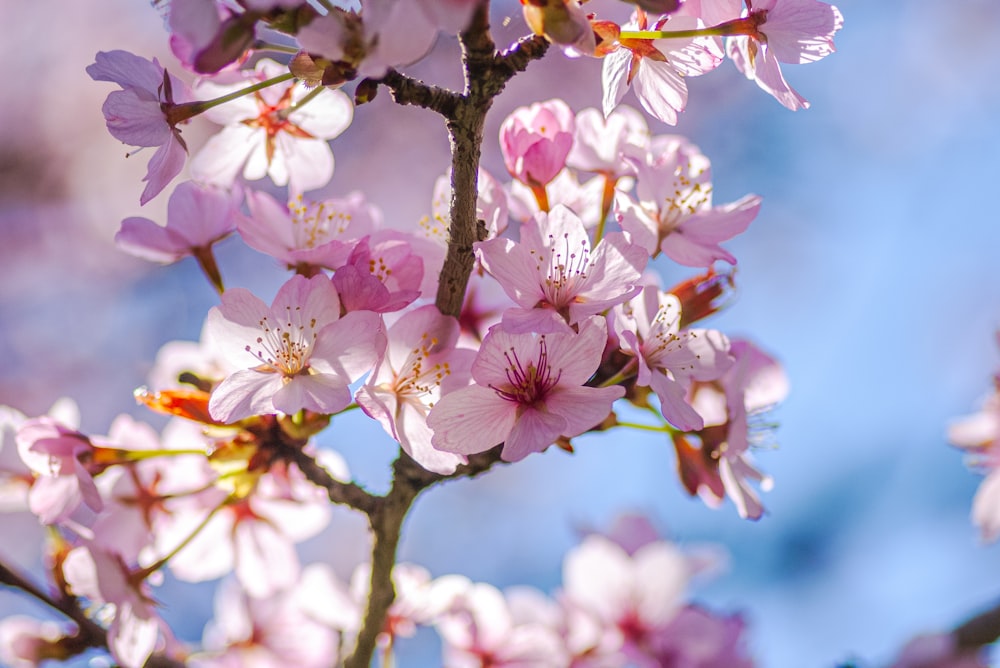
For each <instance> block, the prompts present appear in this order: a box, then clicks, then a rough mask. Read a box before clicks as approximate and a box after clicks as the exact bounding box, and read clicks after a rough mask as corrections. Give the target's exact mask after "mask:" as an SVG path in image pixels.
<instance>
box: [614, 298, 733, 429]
mask: <svg viewBox="0 0 1000 668" xmlns="http://www.w3.org/2000/svg"><path fill="white" fill-rule="evenodd" d="M614 313H615V319H614V322H615V333H616V334H617V335H618V336H619V337H620V338H621V339H622V341H623V343H624V344H625V345H624V346H623V349H624V350H625V351H626V352H627V353H629V354H631V355H634V356H635V357H636V359H637V360H638V364H639V375H638V378H637V379H636V383H637V384H638V385H641V386H644V387H652V388H653V391H654V392H656V396H657V397H658V398H659V400H660V410H661V411H662V413H663V417H664V418H666V419H667V421H668V422H670V423H671V424H672V425H674V426H675V427H677V428H678V429H680V430H682V431H692V430H697V429H701V428H702V427H703V426H704V420H702V417H701V416H700V415H699V414H698V412H697V411H695V410H694V408H692V407H691V405H690V404H689V403H688V402H687V396H686V394H687V387H688V384H689V382H690V380H691V379H692V378H693V379H697V380H701V381H708V380H714V379H716V378H719V377H720V376H721V375H722V374H723V372H725V371H726V369H728V368H729V367H730V366H731V365H732V359H731V358H730V357H729V354H728V351H729V339H727V338H726V336H725V335H724V334H722V333H721V332H719V331H716V330H714V329H693V330H692V329H685V330H684V331H681V329H680V320H681V304H680V300H678V299H677V297H676V296H674V295H672V294H670V293H667V292H660V291H659V290H657V289H656V288H655V287H652V286H647V287H646V288H644V289H643V292H642V293H641V294H640V295H638V296H636V297H635V298H634V299H632V300H630V301H629V302H627V303H625V304H623V305H622V306H620V307H617V308H616V309H615V312H614Z"/></svg>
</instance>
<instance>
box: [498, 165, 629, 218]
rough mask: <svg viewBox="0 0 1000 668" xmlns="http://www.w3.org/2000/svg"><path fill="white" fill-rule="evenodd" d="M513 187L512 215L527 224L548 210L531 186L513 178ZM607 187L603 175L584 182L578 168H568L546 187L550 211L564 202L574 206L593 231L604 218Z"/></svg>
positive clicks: (577, 213) (511, 194) (566, 205)
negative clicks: (603, 210)
mask: <svg viewBox="0 0 1000 668" xmlns="http://www.w3.org/2000/svg"><path fill="white" fill-rule="evenodd" d="M509 187H510V197H509V201H510V215H511V218H513V219H514V220H518V221H520V222H522V223H526V222H530V221H531V220H532V219H533V218H534V217H535V216H536V215H538V214H539V213H545V211H544V210H543V209H542V208H541V207H539V205H538V198H537V197H536V196H535V192H533V191H532V190H531V189H530V188H529V187H528V186H526V185H524V184H522V183H521V182H520V181H511V182H510V186H509ZM606 187H607V185H606V180H605V178H604V177H603V176H595V177H593V178H591V179H588V180H587V181H584V182H583V183H580V181H579V179H578V178H577V175H576V172H575V170H572V169H564V170H562V171H561V172H559V174H558V175H556V178H554V179H552V181H550V182H549V184H548V185H547V186H546V187H545V194H546V201H547V203H548V204H549V208H550V210H554V209H556V208H557V207H558V206H560V205H561V206H564V207H566V208H567V209H570V210H571V211H572V212H573V213H574V214H576V215H577V216H578V217H579V218H580V220H581V221H582V222H583V226H584V227H585V228H587V229H588V230H591V229H593V228H595V227H597V225H598V223H600V221H601V207H602V204H603V199H604V196H605V188H606ZM613 192H617V190H614V191H613ZM532 224H534V223H532Z"/></svg>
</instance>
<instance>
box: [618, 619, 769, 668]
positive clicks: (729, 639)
mask: <svg viewBox="0 0 1000 668" xmlns="http://www.w3.org/2000/svg"><path fill="white" fill-rule="evenodd" d="M745 630H746V622H744V620H743V618H742V617H741V616H740V615H738V614H736V615H726V616H719V615H716V614H713V613H711V612H709V611H708V610H705V609H704V608H701V607H699V606H697V605H686V606H684V607H683V608H682V609H681V610H680V612H678V613H677V615H676V616H675V617H674V619H673V621H671V622H670V623H669V624H668V625H667V626H666V627H664V628H663V629H660V630H659V632H658V633H655V634H652V635H651V637H649V638H648V639H647V647H646V650H645V653H646V654H647V655H648V656H649V660H647V661H646V662H645V663H642V662H637V665H638V666H645V667H647V668H661V666H692V667H693V668H752V667H753V665H754V662H753V660H752V659H751V658H750V656H749V655H748V653H747V647H746V634H745V633H744V631H745Z"/></svg>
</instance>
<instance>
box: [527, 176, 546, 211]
mask: <svg viewBox="0 0 1000 668" xmlns="http://www.w3.org/2000/svg"><path fill="white" fill-rule="evenodd" d="M528 187H529V188H531V194H532V195H534V196H535V201H536V202H538V210H539V211H544V212H545V213H548V212H549V194H548V193H547V192H546V191H545V186H544V185H543V184H541V183H535V182H532V183H529V184H528Z"/></svg>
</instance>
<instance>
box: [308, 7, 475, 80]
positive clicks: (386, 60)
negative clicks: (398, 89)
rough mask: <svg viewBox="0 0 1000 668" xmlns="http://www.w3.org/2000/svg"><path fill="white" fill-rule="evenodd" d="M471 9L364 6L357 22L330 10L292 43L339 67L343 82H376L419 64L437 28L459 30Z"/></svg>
mask: <svg viewBox="0 0 1000 668" xmlns="http://www.w3.org/2000/svg"><path fill="white" fill-rule="evenodd" d="M472 9H473V6H472V3H471V2H469V0H421V1H420V2H414V1H413V0H410V1H405V0H367V2H365V5H364V12H363V16H361V15H359V14H358V13H356V12H354V11H344V10H341V9H335V10H334V11H331V12H329V13H328V14H326V15H323V16H319V17H317V18H315V19H313V20H312V21H311V22H310V23H309V25H307V26H304V27H303V28H301V29H300V30H299V31H298V33H297V34H296V38H297V39H298V40H299V44H301V45H302V48H303V49H305V50H306V51H308V52H309V53H312V54H317V55H321V56H324V57H325V58H328V59H329V60H331V61H333V62H334V63H338V64H340V65H341V67H343V68H344V70H345V73H346V75H347V76H346V78H348V79H351V78H355V77H358V78H363V77H369V78H372V79H380V78H382V77H383V76H385V73H386V71H387V70H388V69H389V68H390V67H396V66H399V65H408V64H410V63H413V62H416V61H418V60H420V59H421V58H422V57H423V56H424V55H425V54H426V53H427V52H428V51H430V49H431V47H432V46H434V40H435V39H436V38H437V33H438V28H439V27H444V28H445V29H447V30H451V29H452V28H454V27H455V26H456V25H459V24H460V25H461V27H464V26H465V23H466V21H467V19H468V17H469V16H470V13H469V12H470V11H471V10H472ZM362 19H363V20H362ZM459 29H460V28H455V30H452V32H457V30H459Z"/></svg>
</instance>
